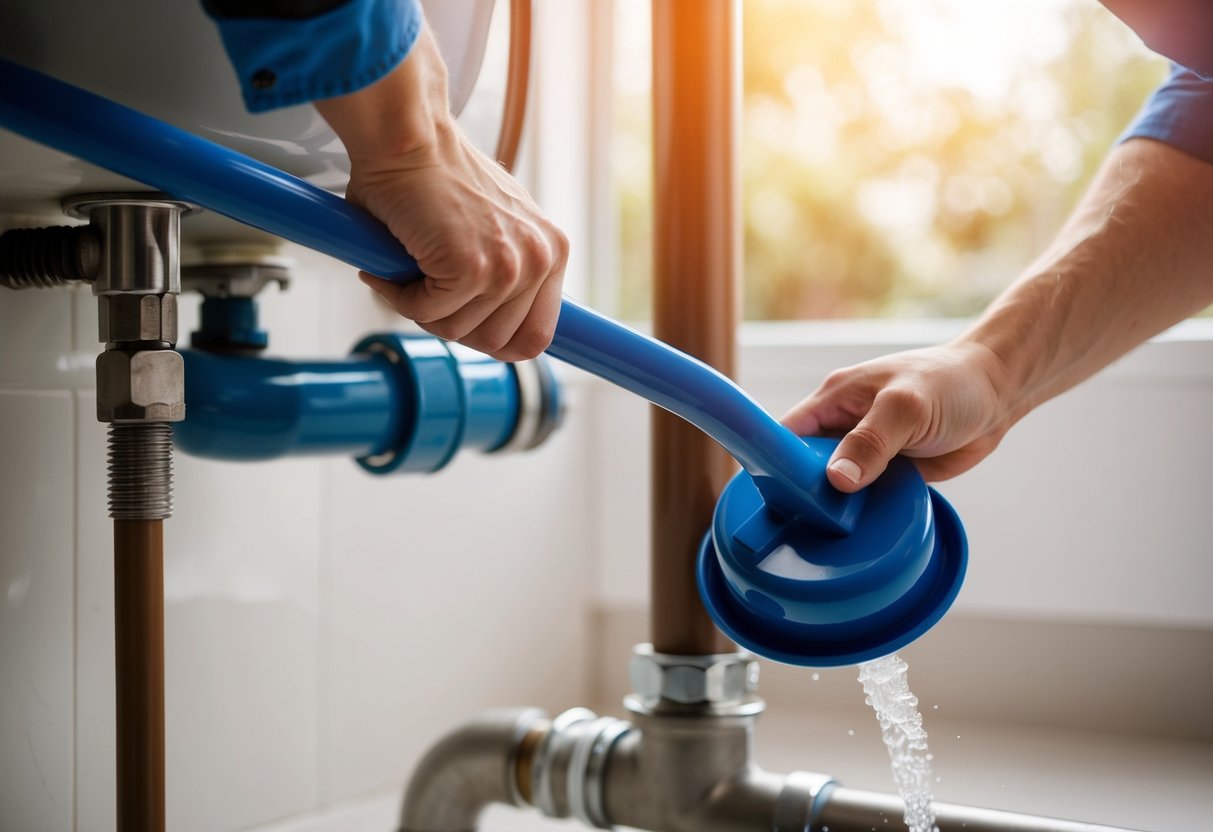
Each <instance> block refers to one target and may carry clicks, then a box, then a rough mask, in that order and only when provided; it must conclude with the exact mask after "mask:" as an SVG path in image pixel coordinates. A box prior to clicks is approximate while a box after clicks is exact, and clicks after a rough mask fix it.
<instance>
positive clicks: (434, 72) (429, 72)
mask: <svg viewBox="0 0 1213 832" xmlns="http://www.w3.org/2000/svg"><path fill="white" fill-rule="evenodd" d="M315 106H316V109H317V110H318V111H319V112H320V115H321V116H322V117H323V118H324V120H325V121H327V122H328V123H329V126H331V127H332V128H333V131H334V132H335V133H337V135H338V136H339V137H340V138H341V141H342V142H343V143H344V144H345V148H346V152H347V153H348V154H349V156H350V161H351V163H353V164H354V165H356V166H358V165H365V164H373V163H376V162H379V161H381V160H386V159H396V158H399V157H401V156H407V155H409V154H413V153H417V152H421V151H424V150H426V149H427V148H431V147H433V146H435V144H436V143H437V142H438V140H439V139H440V138H441V137H443V135H444V134H446V133H448V132H449V131H450V130H451V129H453V123H454V120H453V118H452V117H451V114H450V110H449V105H448V103H447V74H446V65H445V64H444V63H443V61H442V55H441V53H440V52H439V51H438V46H437V44H436V43H435V42H434V38H433V36H432V35H431V34H430V31H429V29H428V27H427V28H423V29H422V30H421V33H420V34H419V35H418V37H417V41H416V43H415V44H414V45H413V48H412V49H411V50H410V51H409V54H408V57H407V58H405V59H404V60H403V61H401V62H400V64H399V65H398V66H397V67H396V68H395V69H394V70H392V71H391V72H390V73H388V74H387V75H385V76H384V77H383V78H381V79H379V80H378V81H376V82H375V83H374V84H371V85H370V86H368V87H363V88H362V89H360V90H357V91H355V92H352V93H349V94H347V95H342V96H338V97H335V98H323V99H319V100H317V101H316V102H315Z"/></svg>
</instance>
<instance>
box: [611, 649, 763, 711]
mask: <svg viewBox="0 0 1213 832" xmlns="http://www.w3.org/2000/svg"><path fill="white" fill-rule="evenodd" d="M629 673H630V676H631V681H632V687H633V689H634V691H635V692H636V695H637V696H638V697H639V698H640V699H641V701H642V702H644V703H645V704H646V705H655V704H657V703H658V702H660V701H661V700H663V699H665V700H668V701H671V702H679V703H682V704H695V703H705V702H706V703H710V704H720V705H724V704H731V703H737V702H741V701H742V700H744V699H745V698H746V697H747V696H749V695H750V694H752V693H753V692H754V691H755V690H756V689H757V688H758V662H757V661H756V660H755V659H754V657H753V656H750V655H749V654H747V653H717V654H714V655H708V656H676V655H669V654H665V653H657V652H655V651H654V650H653V646H652V645H651V644H641V645H638V646H637V647H636V650H635V652H634V653H633V654H632V661H631V665H630V668H629Z"/></svg>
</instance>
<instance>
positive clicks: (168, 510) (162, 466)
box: [109, 422, 173, 520]
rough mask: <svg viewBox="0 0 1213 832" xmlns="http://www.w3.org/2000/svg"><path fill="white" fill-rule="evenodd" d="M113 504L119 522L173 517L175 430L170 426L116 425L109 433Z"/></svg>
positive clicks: (151, 424)
mask: <svg viewBox="0 0 1213 832" xmlns="http://www.w3.org/2000/svg"><path fill="white" fill-rule="evenodd" d="M109 481H110V482H109V503H110V517H112V518H114V519H115V520H165V519H167V518H169V517H172V516H173V426H172V425H171V424H169V423H168V422H112V423H111V424H110V429H109Z"/></svg>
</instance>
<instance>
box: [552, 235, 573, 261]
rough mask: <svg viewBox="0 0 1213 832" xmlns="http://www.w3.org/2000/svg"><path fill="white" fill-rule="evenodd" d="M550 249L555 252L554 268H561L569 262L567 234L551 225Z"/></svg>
mask: <svg viewBox="0 0 1213 832" xmlns="http://www.w3.org/2000/svg"><path fill="white" fill-rule="evenodd" d="M551 240H552V251H553V253H554V254H555V262H554V263H553V264H552V265H553V267H554V270H563V269H564V267H565V266H566V265H568V262H569V249H570V245H569V235H568V234H565V233H564V232H563V231H561V230H560V229H559V228H556V227H555V226H552V233H551Z"/></svg>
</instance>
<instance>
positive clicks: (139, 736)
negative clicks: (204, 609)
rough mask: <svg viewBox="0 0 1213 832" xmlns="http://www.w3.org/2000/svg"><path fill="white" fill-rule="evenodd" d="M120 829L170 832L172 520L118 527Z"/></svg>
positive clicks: (121, 522)
mask: <svg viewBox="0 0 1213 832" xmlns="http://www.w3.org/2000/svg"><path fill="white" fill-rule="evenodd" d="M114 644H115V648H116V649H115V652H116V660H117V661H116V677H117V701H118V714H117V716H118V726H117V727H118V735H117V736H118V748H117V753H118V754H117V756H118V763H117V773H118V830H119V832H163V830H164V521H162V520H115V521H114Z"/></svg>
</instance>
